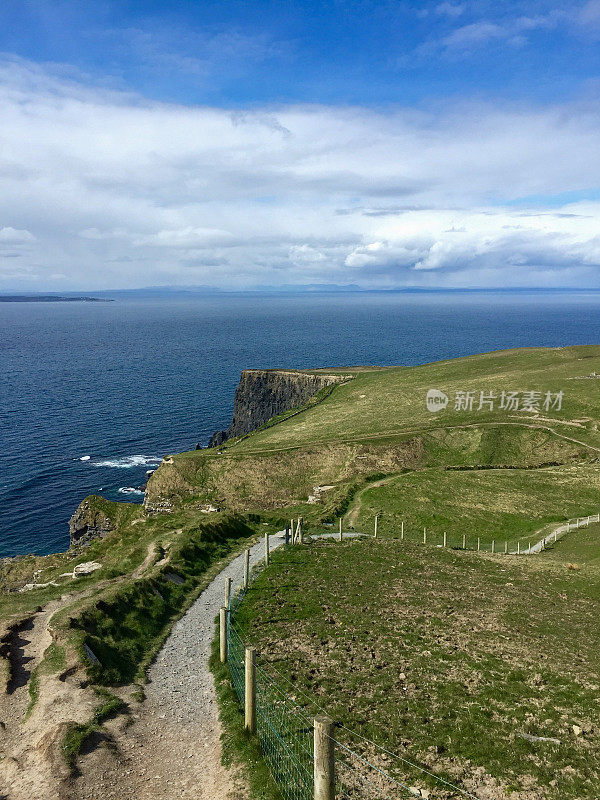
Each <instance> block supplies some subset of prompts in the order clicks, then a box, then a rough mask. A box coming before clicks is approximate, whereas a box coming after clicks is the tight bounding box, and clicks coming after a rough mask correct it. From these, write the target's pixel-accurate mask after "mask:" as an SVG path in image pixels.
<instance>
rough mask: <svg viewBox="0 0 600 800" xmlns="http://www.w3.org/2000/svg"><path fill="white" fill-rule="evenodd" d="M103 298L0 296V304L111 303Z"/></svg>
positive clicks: (27, 295) (52, 295) (108, 299)
mask: <svg viewBox="0 0 600 800" xmlns="http://www.w3.org/2000/svg"><path fill="white" fill-rule="evenodd" d="M113 302H114V300H112V299H110V298H108V297H107V298H104V297H61V296H58V295H54V294H48V295H45V294H36V295H30V294H5V295H1V294H0V303H113Z"/></svg>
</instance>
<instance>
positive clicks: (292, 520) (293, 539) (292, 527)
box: [291, 517, 296, 544]
mask: <svg viewBox="0 0 600 800" xmlns="http://www.w3.org/2000/svg"><path fill="white" fill-rule="evenodd" d="M291 531H292V544H294V542H295V541H296V537H295V536H294V518H293V517H292V519H291Z"/></svg>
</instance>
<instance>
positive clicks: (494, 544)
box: [492, 539, 496, 555]
mask: <svg viewBox="0 0 600 800" xmlns="http://www.w3.org/2000/svg"><path fill="white" fill-rule="evenodd" d="M495 547H496V540H495V539H492V555H493V554H494V548H495Z"/></svg>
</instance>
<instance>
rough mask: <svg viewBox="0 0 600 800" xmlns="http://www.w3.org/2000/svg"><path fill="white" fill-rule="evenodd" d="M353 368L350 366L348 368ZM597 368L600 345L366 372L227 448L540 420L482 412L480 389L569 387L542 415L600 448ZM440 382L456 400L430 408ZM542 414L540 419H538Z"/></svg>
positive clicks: (512, 413)
mask: <svg viewBox="0 0 600 800" xmlns="http://www.w3.org/2000/svg"><path fill="white" fill-rule="evenodd" d="M350 372H351V370H350ZM596 372H597V373H600V347H598V346H589V347H565V348H553V349H550V348H531V349H526V348H525V349H520V350H503V351H499V352H494V353H487V354H482V355H475V356H469V357H468V358H461V359H455V360H451V361H440V362H436V363H433V364H425V365H423V366H417V367H402V368H396V369H385V370H377V369H375V370H373V371H362V372H359V373H357V374H356V376H355V378H354V379H353V380H351V381H349V382H347V383H345V384H343V385H341V386H338V387H336V389H335V390H334V391H333V392H332V394H331V395H330V396H329V397H328V398H327V399H326V400H325V401H324V402H323V403H321V404H320V405H318V406H314V407H313V408H311V409H309V410H307V411H306V412H305V413H303V414H300V415H298V416H296V417H293V418H292V419H289V420H287V421H286V422H285V423H283V424H281V425H276V426H275V427H271V428H268V429H267V430H264V431H260V432H257V433H255V434H254V435H252V436H250V437H248V438H246V439H244V440H243V441H242V442H239V443H238V444H236V443H235V441H234V442H232V443H231V444H230V445H229V447H230V448H235V449H236V451H237V452H251V451H256V450H263V449H271V448H285V447H300V446H307V445H310V444H313V443H315V442H325V441H336V440H340V439H344V440H348V439H352V440H354V439H358V438H361V437H366V438H372V437H378V436H389V435H397V434H400V433H404V432H406V430H408V429H414V430H428V429H435V428H438V427H440V426H442V427H445V426H454V425H464V424H473V423H474V422H476V423H478V424H479V423H490V422H512V423H515V422H516V423H521V424H523V423H524V424H527V423H530V422H532V421H534V422H535V417H536V415H535V414H534V413H531V412H526V411H521V410H516V411H507V410H501V409H500V408H499V402H498V401H497V402H496V403H495V407H494V409H493V410H490V409H489V406H488V405H485V406H484V408H483V409H482V410H481V411H478V410H477V408H478V405H479V399H480V392H482V391H483V392H484V393H485V394H486V395H488V394H489V393H490V392H494V393H495V394H496V395H497V396H498V398H499V397H500V395H501V392H502V391H506V392H509V391H518V392H524V391H528V390H529V391H539V392H541V393H542V394H544V393H545V392H547V391H550V392H552V393H556V392H559V391H562V392H563V393H564V397H563V402H562V408H561V409H560V410H557V409H551V410H549V411H548V412H547V413H546V412H544V410H543V408H542V409H541V410H540V414H539V416H540V417H545V418H547V419H548V420H549V423H548V424H550V425H552V424H554V425H555V426H556V427H557V428H558V429H559V430H560V431H561V432H562V433H564V434H565V435H568V436H573V437H574V438H579V439H581V440H582V441H585V442H587V443H590V444H593V445H595V446H597V447H600V434H598V431H597V421H598V420H597V413H598V399H599V397H600V388H599V387H600V383H599V382H598V381H597V380H595V379H593V378H588V376H590V375H591V374H592V373H596ZM433 388H436V389H440V390H442V391H444V392H445V393H446V394H447V395H448V397H449V398H450V399H451V402H450V403H449V405H448V407H447V408H446V409H445V410H444V411H441V412H439V413H438V414H432V413H430V412H429V411H427V408H426V405H425V396H426V393H427V391H428V390H429V389H433ZM458 391H473V392H474V393H475V403H474V408H473V410H472V411H467V410H462V411H455V410H454V399H455V395H456V392H458ZM538 421H539V420H538Z"/></svg>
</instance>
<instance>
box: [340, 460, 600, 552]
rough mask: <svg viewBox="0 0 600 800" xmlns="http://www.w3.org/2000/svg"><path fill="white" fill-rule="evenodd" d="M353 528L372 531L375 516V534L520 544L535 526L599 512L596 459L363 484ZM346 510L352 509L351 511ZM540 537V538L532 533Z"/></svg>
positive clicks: (410, 476)
mask: <svg viewBox="0 0 600 800" xmlns="http://www.w3.org/2000/svg"><path fill="white" fill-rule="evenodd" d="M357 503H358V506H357V507H356V512H357V513H356V520H355V522H354V527H355V528H356V530H359V531H369V532H370V531H371V530H372V528H373V517H374V515H375V514H379V515H380V519H379V534H380V535H381V536H399V535H400V532H401V526H402V521H404V531H405V537H406V538H407V539H410V540H412V541H422V536H423V528H424V527H425V528H427V531H428V540H429V543H436V544H439V543H440V542H441V541H442V534H443V533H444V531H446V533H447V543H448V546H458V547H460V546H462V536H463V534H464V535H465V536H466V546H467V547H468V548H471V549H473V548H475V547H476V546H477V538H478V537H479V538H480V539H481V543H482V545H489V544H490V542H491V541H492V539H494V540H495V541H496V547H497V548H498V550H499V549H500V548H503V547H504V542H505V541H508V542H509V549H513V548H515V547H516V541H517V540H520V541H521V546H522V547H523V546H527V542H528V540H529V539H531V540H533V541H535V540H536V536H535V534H536V531H539V530H540V529H541V528H543V527H545V526H547V525H550V524H551V523H560V522H561V521H562V520H565V519H568V518H569V517H576V516H584V515H588V514H590V515H591V514H597V513H598V511H599V510H600V470H599V469H598V465H597V464H574V465H571V466H560V467H547V468H544V469H536V470H503V469H494V470H465V471H463V470H444V471H440V470H436V469H426V470H421V471H418V472H408V473H405V474H403V475H400V476H397V477H392V478H391V479H389V480H387V481H386V482H385V483H383V484H382V485H380V486H374V487H373V488H367V489H366V490H364V491H363V492H362V493H361V495H360V496H359V497H358V499H357ZM350 515H351V516H352V518H353V519H354V515H353V514H352V507H351V508H350ZM537 538H541V537H539V536H538V537H537Z"/></svg>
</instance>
